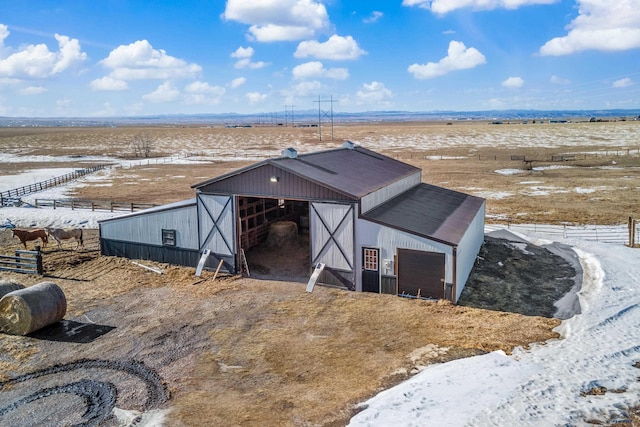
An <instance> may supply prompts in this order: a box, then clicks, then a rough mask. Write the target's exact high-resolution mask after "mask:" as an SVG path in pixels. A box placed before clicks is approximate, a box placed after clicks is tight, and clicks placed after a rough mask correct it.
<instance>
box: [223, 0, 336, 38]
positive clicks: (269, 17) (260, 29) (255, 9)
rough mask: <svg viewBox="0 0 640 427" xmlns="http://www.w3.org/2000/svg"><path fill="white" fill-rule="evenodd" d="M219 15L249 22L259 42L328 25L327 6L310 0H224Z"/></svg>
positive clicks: (306, 34) (307, 33)
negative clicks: (222, 9)
mask: <svg viewBox="0 0 640 427" xmlns="http://www.w3.org/2000/svg"><path fill="white" fill-rule="evenodd" d="M222 18H223V19H226V20H228V21H238V22H241V23H243V24H247V25H250V27H249V36H250V38H251V39H253V40H256V41H259V42H274V41H294V40H301V39H303V38H308V37H313V36H314V35H315V34H316V32H318V31H321V30H323V29H326V28H328V27H329V15H328V14H327V9H326V8H325V6H324V5H323V4H322V3H318V2H315V1H313V0H278V1H275V0H252V1H246V0H227V4H226V7H225V11H224V13H223V14H222Z"/></svg>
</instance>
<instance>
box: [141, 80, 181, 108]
mask: <svg viewBox="0 0 640 427" xmlns="http://www.w3.org/2000/svg"><path fill="white" fill-rule="evenodd" d="M178 98H180V91H179V90H178V89H176V88H175V87H174V86H173V85H172V84H171V83H170V82H166V83H163V84H161V85H160V86H158V88H157V89H156V90H154V91H153V92H151V93H148V94H146V95H143V96H142V99H144V100H146V101H149V102H154V103H163V102H173V101H175V100H177V99H178Z"/></svg>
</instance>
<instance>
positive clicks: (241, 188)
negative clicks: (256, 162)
mask: <svg viewBox="0 0 640 427" xmlns="http://www.w3.org/2000/svg"><path fill="white" fill-rule="evenodd" d="M271 177H277V179H278V181H277V182H271ZM199 190H200V192H201V193H211V194H238V195H243V196H254V197H269V198H277V199H297V200H349V198H348V197H347V196H345V195H343V194H341V193H338V192H336V191H333V190H331V189H329V188H326V187H323V186H320V185H318V184H315V183H313V182H312V181H309V180H306V179H303V178H300V177H299V176H297V175H294V174H292V173H289V172H287V171H285V170H283V169H280V168H277V167H275V166H273V165H270V164H265V165H263V166H260V167H257V168H255V169H251V170H248V171H245V172H243V173H241V174H238V175H234V176H231V177H229V178H227V179H224V180H222V181H218V182H214V183H211V184H209V185H206V186H203V187H201V188H200V189H199Z"/></svg>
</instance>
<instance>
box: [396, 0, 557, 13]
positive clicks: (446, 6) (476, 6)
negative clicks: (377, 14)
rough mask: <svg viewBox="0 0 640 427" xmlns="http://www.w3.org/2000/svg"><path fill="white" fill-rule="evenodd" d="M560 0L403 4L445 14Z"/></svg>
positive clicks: (433, 0)
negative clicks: (462, 10) (466, 9)
mask: <svg viewBox="0 0 640 427" xmlns="http://www.w3.org/2000/svg"><path fill="white" fill-rule="evenodd" d="M558 1H560V0H402V5H403V6H417V7H420V8H422V9H428V10H430V11H432V12H433V13H435V14H438V15H444V14H445V13H449V12H452V11H454V10H457V9H464V8H468V9H472V10H493V9H518V8H520V7H523V6H530V5H535V4H553V3H557V2H558Z"/></svg>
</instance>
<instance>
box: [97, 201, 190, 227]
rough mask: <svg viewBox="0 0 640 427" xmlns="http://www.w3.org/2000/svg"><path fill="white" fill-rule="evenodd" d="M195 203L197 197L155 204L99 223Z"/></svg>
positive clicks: (184, 206) (180, 207)
mask: <svg viewBox="0 0 640 427" xmlns="http://www.w3.org/2000/svg"><path fill="white" fill-rule="evenodd" d="M195 205H196V199H195V198H193V199H187V200H180V201H178V202H173V203H167V204H166V205H159V206H154V207H152V208H148V209H143V210H141V211H137V212H131V213H126V214H123V215H119V216H114V217H113V218H106V219H102V220H100V221H98V223H101V222H109V221H117V220H120V219H123V218H130V217H133V216H139V215H148V214H150V213H158V212H164V211H168V210H172V209H182V208H186V207H189V206H195Z"/></svg>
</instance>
